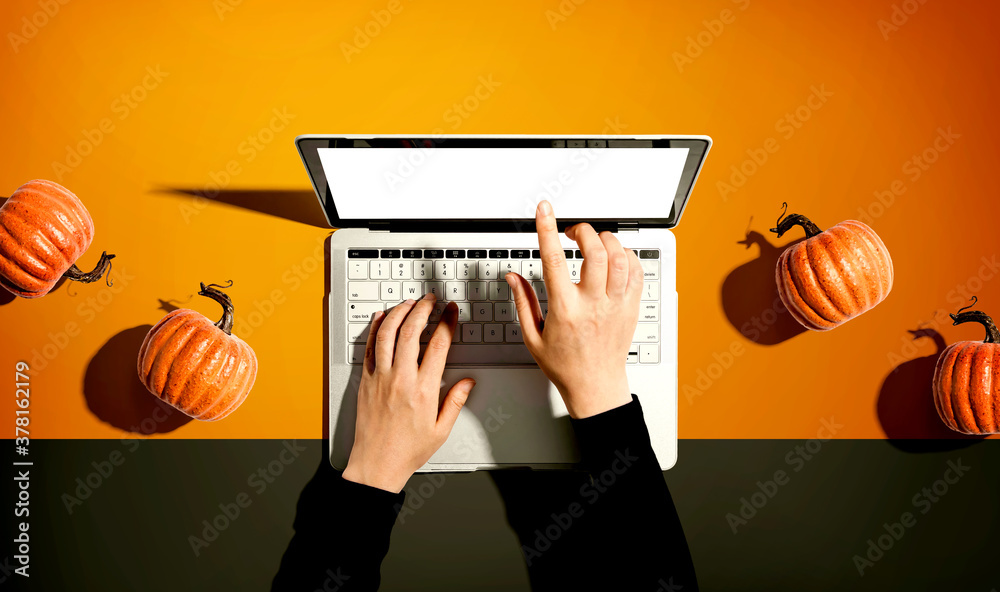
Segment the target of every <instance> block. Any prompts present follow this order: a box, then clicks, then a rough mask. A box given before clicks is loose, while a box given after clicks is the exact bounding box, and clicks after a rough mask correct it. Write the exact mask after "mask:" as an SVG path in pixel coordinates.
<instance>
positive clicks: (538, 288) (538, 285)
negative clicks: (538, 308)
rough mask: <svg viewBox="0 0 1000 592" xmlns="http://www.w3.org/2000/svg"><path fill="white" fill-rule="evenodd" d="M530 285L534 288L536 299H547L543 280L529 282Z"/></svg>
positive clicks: (547, 295)
mask: <svg viewBox="0 0 1000 592" xmlns="http://www.w3.org/2000/svg"><path fill="white" fill-rule="evenodd" d="M531 287H532V288H533V289H534V290H535V296H537V297H538V301H539V302H541V301H543V300H548V299H549V293H548V292H547V291H546V290H545V282H531Z"/></svg>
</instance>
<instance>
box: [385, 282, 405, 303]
mask: <svg viewBox="0 0 1000 592" xmlns="http://www.w3.org/2000/svg"><path fill="white" fill-rule="evenodd" d="M402 293H403V292H402V290H401V289H400V287H399V282H382V300H393V301H395V300H402V298H400V294H402Z"/></svg>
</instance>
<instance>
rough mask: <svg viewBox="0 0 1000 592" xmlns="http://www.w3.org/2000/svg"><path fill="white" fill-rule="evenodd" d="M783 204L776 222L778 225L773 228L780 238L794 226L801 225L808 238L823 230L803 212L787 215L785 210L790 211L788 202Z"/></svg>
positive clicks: (772, 230)
mask: <svg viewBox="0 0 1000 592" xmlns="http://www.w3.org/2000/svg"><path fill="white" fill-rule="evenodd" d="M781 205H782V207H783V208H784V209H783V210H782V211H781V215H780V216H778V221H777V222H776V223H775V224H776V227H775V228H772V229H771V232H775V233H777V234H778V238H781V235H783V234H785V233H786V232H788V231H789V230H791V229H792V227H794V226H801V227H802V230H805V231H806V238H812V237H814V236H816V235H817V234H819V233H821V232H823V231H822V230H820V229H819V226H816V225H815V224H813V222H812V220H810V219H809V218H806V217H805V216H803V215H802V214H789V215H788V216H785V212H787V211H788V202H787V201H786V202H783V203H782V204H781Z"/></svg>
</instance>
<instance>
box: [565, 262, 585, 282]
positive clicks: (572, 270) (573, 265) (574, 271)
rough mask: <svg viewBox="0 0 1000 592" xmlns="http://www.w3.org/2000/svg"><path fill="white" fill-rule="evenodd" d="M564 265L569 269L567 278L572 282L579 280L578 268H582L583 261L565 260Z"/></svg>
mask: <svg viewBox="0 0 1000 592" xmlns="http://www.w3.org/2000/svg"><path fill="white" fill-rule="evenodd" d="M566 267H567V268H568V269H569V279H571V280H573V281H574V282H578V281H580V269H582V268H583V261H567V262H566Z"/></svg>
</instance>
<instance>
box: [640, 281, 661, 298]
mask: <svg viewBox="0 0 1000 592" xmlns="http://www.w3.org/2000/svg"><path fill="white" fill-rule="evenodd" d="M642 299H643V300H659V299H660V284H659V282H643V284H642Z"/></svg>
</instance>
